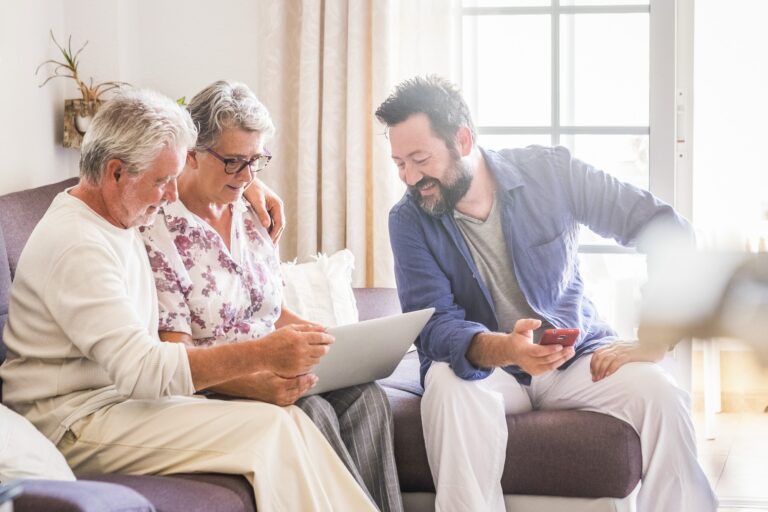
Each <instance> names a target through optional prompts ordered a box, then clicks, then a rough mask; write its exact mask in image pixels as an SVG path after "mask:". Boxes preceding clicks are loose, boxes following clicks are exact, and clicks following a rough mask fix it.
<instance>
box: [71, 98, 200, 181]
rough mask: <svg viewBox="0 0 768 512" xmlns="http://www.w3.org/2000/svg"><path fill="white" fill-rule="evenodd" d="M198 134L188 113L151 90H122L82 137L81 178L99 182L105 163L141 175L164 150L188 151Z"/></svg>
mask: <svg viewBox="0 0 768 512" xmlns="http://www.w3.org/2000/svg"><path fill="white" fill-rule="evenodd" d="M196 138H197V130H196V129H195V125H194V123H193V122H192V119H191V118H190V116H189V113H188V112H187V111H186V110H184V109H183V108H182V107H180V106H179V105H177V104H176V102H175V101H173V100H172V99H170V98H167V97H166V96H163V95H162V94H159V93H156V92H154V91H150V90H146V89H145V90H124V91H121V92H120V93H118V94H117V95H116V96H114V97H113V98H112V99H110V100H109V101H108V102H107V103H105V104H104V105H102V106H101V107H100V108H99V110H98V112H97V113H96V115H95V116H94V118H93V122H92V123H91V125H90V126H89V127H88V131H87V132H86V133H85V137H83V143H82V145H81V149H80V176H81V177H82V178H83V179H84V180H86V181H88V182H89V183H92V184H98V183H100V182H101V176H102V173H103V171H104V168H105V166H106V164H107V162H108V161H110V160H113V159H118V160H121V161H122V162H123V163H124V164H125V165H126V168H127V171H128V172H132V173H140V172H141V171H143V170H144V169H146V168H147V167H149V166H150V164H151V163H152V162H153V161H154V160H155V158H157V155H158V154H160V152H161V151H162V150H163V149H164V148H166V147H170V148H175V149H181V148H191V147H193V146H194V144H195V140H196Z"/></svg>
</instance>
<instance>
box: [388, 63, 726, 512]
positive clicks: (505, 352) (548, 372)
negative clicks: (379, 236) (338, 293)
mask: <svg viewBox="0 0 768 512" xmlns="http://www.w3.org/2000/svg"><path fill="white" fill-rule="evenodd" d="M376 117H377V119H379V121H381V122H383V123H384V124H385V125H386V126H387V128H388V137H389V141H390V145H391V149H392V159H393V160H394V162H395V163H396V164H397V167H398V170H399V174H400V179H401V180H403V181H404V182H405V183H406V184H407V186H408V190H407V192H406V194H405V196H404V197H403V198H402V199H401V200H400V202H398V203H397V204H396V205H395V206H394V207H393V208H392V210H391V212H390V217H389V230H390V239H391V243H392V250H393V252H394V257H395V276H396V279H397V286H398V290H399V295H400V302H401V304H402V307H403V310H404V311H413V310H417V309H422V308H427V307H434V308H435V314H434V316H433V317H432V318H431V319H430V321H429V322H428V323H427V325H426V326H425V327H424V330H423V331H422V332H421V334H420V336H419V339H418V341H417V347H418V349H419V357H420V360H421V379H422V384H423V385H424V389H425V391H424V396H423V398H422V402H421V412H422V422H423V427H424V437H425V441H426V447H427V454H428V458H429V463H430V469H431V471H432V476H433V479H434V480H435V487H436V489H437V496H436V510H438V511H451V510H488V511H491V510H493V511H503V510H504V501H503V494H502V489H501V475H502V471H503V468H504V459H505V449H506V445H507V428H506V422H505V415H506V414H510V413H517V412H525V411H530V410H532V409H586V410H590V411H598V412H601V413H605V414H609V415H611V416H614V417H617V418H619V419H621V420H623V421H626V422H627V423H629V424H630V425H632V426H633V427H634V429H635V430H636V431H637V432H638V434H639V436H640V442H641V447H642V458H643V468H642V469H643V473H642V485H641V488H640V490H639V493H638V498H637V500H638V510H639V511H640V512H650V511H654V512H658V511H669V512H673V511H674V512H681V511H696V512H709V511H714V510H716V508H717V500H716V498H715V495H714V493H713V491H712V488H711V486H710V485H709V483H708V481H707V478H706V476H705V474H704V472H703V471H702V468H701V466H700V465H699V463H698V461H697V459H696V442H695V434H694V430H693V425H692V423H691V419H690V410H689V408H690V398H689V396H688V394H687V393H686V392H685V391H684V390H682V389H680V388H679V387H678V386H677V385H676V384H675V382H674V380H673V379H672V378H671V377H670V376H669V375H668V374H667V373H665V372H664V371H663V370H662V369H661V368H660V367H659V366H658V365H656V364H654V363H655V362H657V361H659V360H660V359H661V358H662V357H663V355H664V353H665V351H666V347H656V346H646V345H642V346H641V345H638V344H637V343H636V342H633V341H622V340H618V339H617V338H616V334H615V332H614V331H613V330H612V329H611V328H610V326H608V325H607V324H606V323H605V322H603V321H602V320H601V319H600V317H599V316H598V314H597V311H596V309H595V307H594V305H593V304H592V302H590V300H589V299H588V298H587V297H585V296H584V286H583V282H582V279H581V275H580V273H579V267H578V260H577V250H578V233H579V229H580V226H581V225H582V224H583V225H586V226H589V227H590V228H591V229H592V230H593V231H595V232H596V233H598V234H600V235H602V236H606V237H611V238H614V239H615V240H617V241H618V242H619V243H621V244H622V245H627V246H630V245H634V244H636V243H637V241H638V238H639V236H640V235H641V233H642V232H643V230H644V229H645V228H647V227H648V226H649V224H651V222H652V221H653V222H655V221H659V220H662V219H664V220H666V222H668V223H671V224H672V225H674V226H676V227H677V228H678V229H679V230H680V231H681V232H682V233H684V236H689V235H690V233H691V229H690V225H689V224H688V223H687V222H686V221H685V220H684V219H683V218H682V217H680V216H679V215H678V214H677V213H676V212H675V211H674V210H673V208H672V207H671V206H669V205H667V204H664V203H663V202H661V201H660V200H658V199H657V198H655V197H654V196H653V195H651V194H650V193H649V192H648V191H645V190H641V189H638V188H636V187H633V186H631V185H629V184H626V183H622V182H620V181H618V180H617V179H615V178H614V177H612V176H610V175H609V174H606V173H604V172H602V171H599V170H597V169H595V168H594V167H592V166H590V165H588V164H586V163H584V162H581V161H579V160H577V159H575V158H573V157H572V156H571V155H570V153H569V152H568V150H567V149H565V148H563V147H539V146H530V147H527V148H522V149H510V150H502V151H499V152H494V151H488V150H485V149H482V148H480V147H479V146H477V145H476V142H475V139H476V133H475V128H474V125H473V122H472V119H471V115H470V112H469V109H468V107H467V105H466V103H465V101H464V100H463V98H462V96H461V93H460V92H459V91H458V89H457V88H456V87H455V86H454V85H453V84H451V83H450V82H448V81H447V80H444V79H442V78H439V77H434V76H430V77H425V78H421V77H417V78H413V79H411V80H407V81H405V82H403V83H401V84H400V85H398V86H397V87H396V89H395V91H394V92H393V93H392V95H391V96H390V97H389V98H388V99H387V100H386V101H384V103H382V104H381V106H380V107H379V108H378V110H377V111H376ZM549 327H557V328H573V327H576V328H578V329H579V330H580V333H581V334H580V336H579V339H578V341H577V342H576V344H575V346H574V347H573V348H571V347H563V346H561V345H539V344H537V343H536V341H537V340H538V338H539V336H540V335H541V332H542V330H543V329H545V328H549Z"/></svg>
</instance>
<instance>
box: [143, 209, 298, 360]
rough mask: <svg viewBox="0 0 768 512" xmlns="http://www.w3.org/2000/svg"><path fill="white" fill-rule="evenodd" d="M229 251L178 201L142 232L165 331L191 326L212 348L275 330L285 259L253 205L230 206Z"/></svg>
mask: <svg viewBox="0 0 768 512" xmlns="http://www.w3.org/2000/svg"><path fill="white" fill-rule="evenodd" d="M232 213H233V220H232V222H233V227H234V229H233V236H232V240H231V247H230V249H231V250H230V249H228V248H227V247H226V245H225V244H224V241H223V239H222V238H221V237H220V236H219V234H218V233H217V232H216V231H215V230H214V229H213V228H211V227H210V226H209V225H208V224H206V223H205V222H203V221H202V220H201V219H199V218H198V217H196V216H195V215H193V214H192V213H190V212H189V211H188V210H187V209H186V208H185V207H184V206H183V205H182V204H181V203H180V202H176V203H172V204H170V205H168V206H166V207H165V208H164V209H163V211H162V212H161V215H158V218H157V220H156V221H155V223H154V224H153V225H152V226H151V227H148V228H146V229H143V230H141V233H142V236H143V237H144V240H145V245H146V249H147V254H148V256H149V261H150V264H151V265H152V270H153V272H154V274H155V282H156V284H157V291H158V299H159V302H160V307H159V312H160V326H159V327H160V330H167V331H179V332H188V333H189V334H191V336H192V338H193V340H194V343H195V344H196V345H200V346H210V345H215V344H220V343H231V342H236V341H241V340H246V339H253V338H258V337H260V336H263V335H264V334H268V333H269V332H272V331H273V330H274V329H275V326H274V323H275V321H276V320H277V318H279V316H280V312H281V304H282V288H283V282H282V276H281V273H280V262H279V261H278V259H277V255H276V251H275V248H274V246H273V245H272V242H271V240H270V239H269V236H268V234H267V232H266V230H265V229H264V228H263V227H262V226H261V223H260V222H259V221H258V218H257V217H256V214H255V212H254V211H253V210H252V209H251V208H250V205H248V206H245V205H244V204H242V203H241V204H237V203H236V204H234V205H232Z"/></svg>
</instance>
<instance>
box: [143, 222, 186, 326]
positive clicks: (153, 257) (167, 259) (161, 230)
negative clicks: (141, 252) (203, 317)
mask: <svg viewBox="0 0 768 512" xmlns="http://www.w3.org/2000/svg"><path fill="white" fill-rule="evenodd" d="M141 236H142V238H143V239H144V247H145V248H146V250H147V255H148V256H149V264H150V266H151V267H152V274H153V275H154V276H155V287H156V288H157V309H158V320H159V321H158V331H168V332H183V333H186V334H189V335H190V336H191V335H192V317H191V312H190V309H189V304H188V302H187V296H186V294H187V293H188V291H189V289H190V287H191V278H190V276H189V272H188V271H187V269H186V267H185V266H184V262H183V261H182V259H181V256H180V255H179V252H178V250H177V249H176V246H175V244H174V241H173V235H172V234H171V232H170V231H169V230H168V227H167V225H166V223H165V219H164V217H163V216H161V215H158V217H157V218H156V219H155V222H154V224H153V225H152V226H149V227H145V228H142V230H141Z"/></svg>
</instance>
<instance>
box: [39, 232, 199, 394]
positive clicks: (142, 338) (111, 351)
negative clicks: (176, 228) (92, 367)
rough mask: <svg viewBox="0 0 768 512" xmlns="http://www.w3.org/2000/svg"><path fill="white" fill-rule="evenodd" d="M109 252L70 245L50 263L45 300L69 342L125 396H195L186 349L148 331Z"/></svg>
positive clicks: (116, 262)
mask: <svg viewBox="0 0 768 512" xmlns="http://www.w3.org/2000/svg"><path fill="white" fill-rule="evenodd" d="M122 271H123V265H121V264H120V261H119V259H118V256H117V255H115V254H114V253H113V252H111V251H110V250H109V248H107V247H104V246H101V245H99V244H95V243H88V244H80V245H76V246H73V247H72V248H70V249H69V250H67V251H66V252H65V253H63V254H62V255H61V256H60V257H59V258H58V260H57V261H56V262H54V264H53V265H52V267H51V269H50V273H49V278H48V280H47V285H46V289H45V292H44V301H45V304H46V307H47V308H48V309H49V311H50V313H51V315H52V317H53V318H54V320H55V321H56V323H57V324H58V325H59V326H60V327H61V329H62V331H63V332H64V333H65V335H66V336H67V338H68V339H69V340H70V341H71V342H72V343H73V344H74V345H75V346H76V347H77V349H78V350H79V351H80V352H81V353H82V354H83V355H84V356H85V357H87V358H88V359H90V360H92V361H95V362H96V363H98V364H99V366H100V367H101V368H103V369H104V370H105V371H106V372H107V374H108V375H109V377H110V379H111V381H112V382H113V383H114V384H115V387H116V388H117V391H118V392H119V393H120V394H121V395H123V396H125V397H129V398H145V399H158V398H162V397H167V396H173V395H190V394H192V393H194V391H195V390H194V385H193V382H192V372H191V370H190V367H189V359H188V358H187V353H186V349H185V347H184V346H183V345H182V344H180V343H163V342H161V341H160V340H159V338H157V336H156V335H155V336H152V335H151V334H150V333H149V332H147V328H146V320H143V321H142V319H141V318H139V317H138V314H137V310H136V308H135V307H133V304H132V299H131V298H130V296H129V295H128V292H127V290H126V288H125V286H126V285H125V280H124V278H123V275H122Z"/></svg>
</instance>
